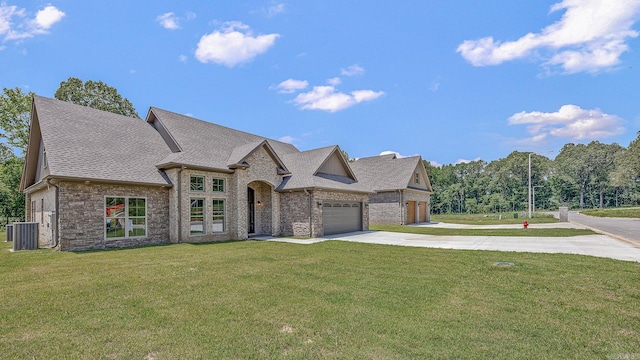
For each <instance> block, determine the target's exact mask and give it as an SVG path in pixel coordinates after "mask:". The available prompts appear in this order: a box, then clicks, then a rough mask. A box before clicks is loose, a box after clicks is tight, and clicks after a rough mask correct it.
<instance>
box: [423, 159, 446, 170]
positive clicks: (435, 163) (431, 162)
mask: <svg viewBox="0 0 640 360" xmlns="http://www.w3.org/2000/svg"><path fill="white" fill-rule="evenodd" d="M425 160H426V159H425ZM427 161H428V162H429V164H431V166H433V167H437V168H439V167H442V164H441V163H439V162H437V161H435V160H427Z"/></svg>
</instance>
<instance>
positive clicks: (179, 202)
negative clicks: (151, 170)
mask: <svg viewBox="0 0 640 360" xmlns="http://www.w3.org/2000/svg"><path fill="white" fill-rule="evenodd" d="M184 168H185V166H184V165H182V166H181V167H180V170H178V244H180V243H181V242H182V170H184Z"/></svg>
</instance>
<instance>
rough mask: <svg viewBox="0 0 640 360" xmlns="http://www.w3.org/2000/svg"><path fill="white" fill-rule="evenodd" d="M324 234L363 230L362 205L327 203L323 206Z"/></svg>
mask: <svg viewBox="0 0 640 360" xmlns="http://www.w3.org/2000/svg"><path fill="white" fill-rule="evenodd" d="M322 220H323V223H324V234H325V235H331V234H340V233H346V232H352V231H360V230H362V205H361V204H360V203H355V202H333V201H325V202H324V204H322Z"/></svg>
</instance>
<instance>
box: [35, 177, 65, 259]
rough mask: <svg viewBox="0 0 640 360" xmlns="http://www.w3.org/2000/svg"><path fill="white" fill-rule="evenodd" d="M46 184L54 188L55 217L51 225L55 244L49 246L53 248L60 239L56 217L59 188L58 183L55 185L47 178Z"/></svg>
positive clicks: (58, 207) (58, 210)
mask: <svg viewBox="0 0 640 360" xmlns="http://www.w3.org/2000/svg"><path fill="white" fill-rule="evenodd" d="M47 185H51V186H53V187H55V188H56V195H55V212H56V218H55V223H54V225H53V231H54V236H53V240H54V241H55V244H54V245H53V246H51V248H55V247H58V245H60V241H59V237H60V236H59V232H60V227H59V225H58V224H59V223H60V222H59V221H58V217H59V216H60V188H59V187H58V185H55V184H54V183H52V182H51V179H47ZM32 221H33V219H32Z"/></svg>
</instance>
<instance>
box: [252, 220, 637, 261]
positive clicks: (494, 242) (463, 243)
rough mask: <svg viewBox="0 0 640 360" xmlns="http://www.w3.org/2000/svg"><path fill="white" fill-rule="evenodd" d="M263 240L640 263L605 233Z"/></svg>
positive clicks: (376, 234) (368, 234) (375, 234)
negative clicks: (585, 257)
mask: <svg viewBox="0 0 640 360" xmlns="http://www.w3.org/2000/svg"><path fill="white" fill-rule="evenodd" d="M440 224H442V223H440ZM441 226H442V225H441ZM546 226H548V225H545V227H546ZM560 226H567V225H560ZM261 239H262V240H268V241H279V242H288V243H295V244H314V243H318V242H322V241H327V240H341V241H351V242H359V243H367V244H384V245H398V246H415V247H427V248H440V249H459V250H492V251H513V252H534V253H549V254H578V255H590V256H597V257H604V258H611V259H617V260H626V261H636V262H640V249H639V248H636V247H634V246H632V245H630V244H627V243H625V242H621V241H618V240H616V239H614V238H612V237H609V236H606V235H583V236H571V237H529V236H522V237H508V236H439V235H418V234H404V233H394V232H386V231H360V232H353V233H347V234H338V235H331V236H326V237H323V238H317V239H289V238H272V237H265V238H261Z"/></svg>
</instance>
